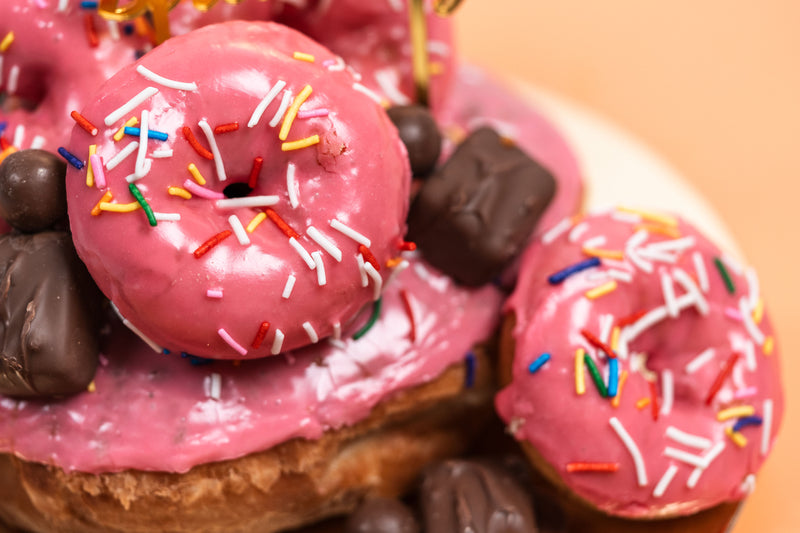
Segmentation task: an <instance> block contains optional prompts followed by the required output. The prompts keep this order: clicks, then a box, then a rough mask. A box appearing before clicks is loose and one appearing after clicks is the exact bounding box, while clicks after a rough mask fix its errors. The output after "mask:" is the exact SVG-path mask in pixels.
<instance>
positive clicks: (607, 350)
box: [581, 329, 617, 359]
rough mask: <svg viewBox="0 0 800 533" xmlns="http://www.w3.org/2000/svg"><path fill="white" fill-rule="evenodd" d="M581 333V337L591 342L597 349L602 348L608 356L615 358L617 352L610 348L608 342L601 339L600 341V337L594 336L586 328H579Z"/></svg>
mask: <svg viewBox="0 0 800 533" xmlns="http://www.w3.org/2000/svg"><path fill="white" fill-rule="evenodd" d="M581 335H583V338H584V339H586V341H587V342H588V343H589V344H591V345H592V346H594V347H595V348H597V349H598V350H603V351H604V352H605V353H606V355H607V356H608V357H610V358H612V359H616V358H617V354H616V353H615V352H614V350H612V349H611V346H609V345H608V344H606V343H604V342H603V341H601V340H600V339H598V338H597V337H595V336H594V335H593V334H592V332H591V331H589V330H588V329H582V330H581Z"/></svg>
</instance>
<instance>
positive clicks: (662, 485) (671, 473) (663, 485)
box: [653, 465, 678, 498]
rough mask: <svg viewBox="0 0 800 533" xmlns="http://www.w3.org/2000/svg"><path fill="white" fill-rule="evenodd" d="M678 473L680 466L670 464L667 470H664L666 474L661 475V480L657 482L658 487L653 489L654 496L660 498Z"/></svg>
mask: <svg viewBox="0 0 800 533" xmlns="http://www.w3.org/2000/svg"><path fill="white" fill-rule="evenodd" d="M677 473H678V467H677V466H675V465H669V468H667V471H666V472H664V475H663V476H661V480H659V482H658V483H657V484H656V488H655V489H654V490H653V498H660V497H661V496H663V495H664V492H666V490H667V487H669V484H670V483H672V478H674V477H675V474H677Z"/></svg>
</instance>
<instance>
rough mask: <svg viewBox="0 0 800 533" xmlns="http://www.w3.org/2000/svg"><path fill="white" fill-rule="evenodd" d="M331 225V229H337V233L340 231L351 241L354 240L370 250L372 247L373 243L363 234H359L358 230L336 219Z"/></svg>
mask: <svg viewBox="0 0 800 533" xmlns="http://www.w3.org/2000/svg"><path fill="white" fill-rule="evenodd" d="M330 224H331V227H332V228H333V229H335V230H336V231H338V232H340V233H343V234H344V235H346V236H347V237H350V238H351V239H353V240H354V241H356V242H357V243H359V244H363V245H364V246H366V247H367V248H369V247H370V245H371V244H372V241H370V240H369V239H368V238H366V237H365V236H364V235H362V234H361V233H359V232H357V231H356V230H354V229H352V228H350V227H348V226H345V225H344V224H343V223H341V222H339V221H338V220H336V219H335V218H334V219H333V220H331V222H330Z"/></svg>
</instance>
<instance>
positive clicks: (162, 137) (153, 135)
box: [125, 126, 169, 141]
mask: <svg viewBox="0 0 800 533" xmlns="http://www.w3.org/2000/svg"><path fill="white" fill-rule="evenodd" d="M141 133H142V130H141V128H132V127H131V126H125V135H134V136H136V137H138V136H139V135H141ZM147 138H148V139H155V140H157V141H166V140H167V139H169V135H167V134H166V133H164V132H163V131H155V130H147Z"/></svg>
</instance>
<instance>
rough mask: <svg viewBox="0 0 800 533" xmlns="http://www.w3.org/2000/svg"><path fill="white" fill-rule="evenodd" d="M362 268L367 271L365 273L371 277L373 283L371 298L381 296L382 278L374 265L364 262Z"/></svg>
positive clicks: (375, 298) (374, 298)
mask: <svg viewBox="0 0 800 533" xmlns="http://www.w3.org/2000/svg"><path fill="white" fill-rule="evenodd" d="M364 270H365V271H366V272H367V275H368V276H369V277H370V278H372V282H373V283H374V284H375V285H374V290H373V293H372V299H373V300H378V299H379V298H380V297H381V291H382V290H383V278H382V277H381V275H380V274H379V273H378V271H377V270H375V267H374V266H372V263H364Z"/></svg>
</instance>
